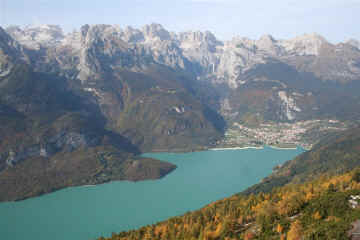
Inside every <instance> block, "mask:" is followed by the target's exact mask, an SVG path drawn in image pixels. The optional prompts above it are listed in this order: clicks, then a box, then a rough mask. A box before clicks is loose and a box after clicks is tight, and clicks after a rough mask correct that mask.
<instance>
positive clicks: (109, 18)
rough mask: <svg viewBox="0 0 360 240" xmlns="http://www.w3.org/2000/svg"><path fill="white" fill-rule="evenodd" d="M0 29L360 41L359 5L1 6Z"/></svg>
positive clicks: (323, 0)
mask: <svg viewBox="0 0 360 240" xmlns="http://www.w3.org/2000/svg"><path fill="white" fill-rule="evenodd" d="M0 3H1V5H0V21H1V22H0V25H1V26H8V25H22V26H23V25H29V24H57V25H60V26H62V27H63V28H64V30H65V31H71V30H73V29H78V28H79V27H80V26H81V25H83V24H86V23H89V24H96V23H106V24H118V25H120V26H121V27H125V26H128V25H130V26H133V27H140V26H143V25H145V24H149V23H152V22H156V23H160V24H162V25H163V26H164V27H165V28H166V29H168V30H169V31H176V32H178V31H185V30H210V31H211V32H213V33H214V34H215V35H216V36H217V37H218V38H219V39H222V40H226V39H231V38H232V37H233V36H235V35H240V36H247V37H250V38H258V37H260V36H261V35H263V34H271V35H273V36H274V37H275V38H291V37H294V36H296V35H301V34H304V33H312V32H317V33H319V34H321V35H323V36H324V37H325V38H327V39H328V40H330V41H332V42H339V41H344V40H347V39H349V38H356V39H358V40H360V27H359V24H358V23H360V14H359V13H360V0H245V1H244V0H243V1H241V0H128V1H124V0H101V1H100V0H0Z"/></svg>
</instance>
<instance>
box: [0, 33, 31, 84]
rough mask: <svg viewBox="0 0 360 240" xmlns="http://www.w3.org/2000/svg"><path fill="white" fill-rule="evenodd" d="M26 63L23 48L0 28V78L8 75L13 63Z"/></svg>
mask: <svg viewBox="0 0 360 240" xmlns="http://www.w3.org/2000/svg"><path fill="white" fill-rule="evenodd" d="M22 60H24V61H26V58H25V56H24V54H23V48H22V47H21V45H20V44H18V42H17V41H15V40H14V39H13V38H12V37H11V36H10V35H9V34H8V33H7V32H6V31H5V30H4V29H3V28H1V27H0V77H4V76H6V75H7V74H9V73H10V71H11V69H12V68H13V67H14V64H15V62H18V61H22Z"/></svg>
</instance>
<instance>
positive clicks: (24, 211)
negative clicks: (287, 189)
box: [0, 147, 303, 240]
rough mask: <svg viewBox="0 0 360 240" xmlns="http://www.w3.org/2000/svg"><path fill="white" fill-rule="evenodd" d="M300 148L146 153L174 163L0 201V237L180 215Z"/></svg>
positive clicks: (95, 233) (90, 234) (35, 236)
mask: <svg viewBox="0 0 360 240" xmlns="http://www.w3.org/2000/svg"><path fill="white" fill-rule="evenodd" d="M301 152H303V149H300V148H298V149H287V150H279V149H273V148H270V147H264V149H242V150H221V151H203V152H191V153H148V154H144V156H147V157H152V158H157V159H161V160H164V161H168V162H171V163H174V164H176V165H177V166H178V168H177V169H176V170H175V171H173V172H172V173H170V174H169V175H167V176H166V177H164V178H162V179H160V180H150V181H142V182H136V183H134V182H127V181H118V182H111V183H106V184H102V185H98V186H83V187H73V188H66V189H63V190H60V191H57V192H54V193H51V194H47V195H43V196H40V197H36V198H31V199H27V200H24V201H20V202H6V203H0V238H1V239H2V240H24V239H26V240H49V239H51V240H83V239H84V240H85V239H87V240H90V239H96V238H98V237H99V236H101V235H103V236H110V235H111V233H112V232H120V231H122V230H128V229H133V228H137V227H140V226H143V225H147V224H152V223H156V222H158V221H161V220H165V219H166V218H169V217H172V216H176V215H181V214H183V213H185V212H187V211H191V210H195V209H198V208H201V207H203V206H204V205H206V204H208V203H210V202H212V201H215V200H219V199H222V198H224V197H229V196H231V195H232V194H235V193H237V192H240V191H242V190H244V189H246V188H247V187H249V186H251V185H253V184H255V183H258V182H259V181H260V180H261V179H262V178H264V177H265V176H267V175H268V174H270V173H271V171H272V168H273V167H274V166H276V165H278V164H282V163H284V162H285V161H286V160H290V159H292V158H294V157H295V156H297V155H298V154H300V153H301Z"/></svg>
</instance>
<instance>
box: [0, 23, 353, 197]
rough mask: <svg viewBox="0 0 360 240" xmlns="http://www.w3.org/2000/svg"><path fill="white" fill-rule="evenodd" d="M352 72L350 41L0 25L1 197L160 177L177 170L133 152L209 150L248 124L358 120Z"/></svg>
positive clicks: (152, 28) (102, 27) (158, 28)
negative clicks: (237, 125)
mask: <svg viewBox="0 0 360 240" xmlns="http://www.w3.org/2000/svg"><path fill="white" fill-rule="evenodd" d="M359 76H360V50H359V48H358V45H357V44H356V41H350V42H348V43H341V44H337V45H333V44H331V43H328V42H327V41H326V40H325V39H324V38H322V37H321V36H318V35H316V34H309V35H304V36H300V37H297V38H294V39H290V40H276V39H274V38H273V37H272V36H269V35H266V36H263V37H261V38H260V39H259V40H251V39H247V38H239V37H237V38H234V39H233V40H231V41H227V42H221V41H219V40H217V39H216V37H215V36H214V35H213V34H212V33H210V32H184V33H178V34H175V33H170V32H168V31H167V30H166V29H164V28H163V27H162V26H161V25H159V24H151V25H147V26H145V27H143V28H142V29H134V28H131V27H127V28H125V29H121V28H120V27H118V26H112V25H92V26H90V25H84V26H83V27H81V29H80V30H79V31H75V32H72V33H69V34H64V33H63V32H62V30H61V28H59V27H57V26H53V25H43V26H39V27H26V28H20V27H9V28H7V29H6V31H5V30H3V29H1V28H0V113H1V115H0V121H1V123H2V124H1V126H0V133H1V138H0V169H1V170H0V181H2V182H0V183H1V184H5V185H6V186H7V188H4V189H7V190H6V191H9V194H8V195H9V196H10V195H11V197H8V196H7V194H6V192H4V193H3V194H0V195H4V197H3V198H2V200H7V199H18V198H22V197H28V196H32V195H36V194H39V193H42V192H48V191H51V190H53V189H57V188H61V187H64V186H69V185H79V184H88V183H98V182H104V181H109V180H112V179H132V180H139V179H145V178H155V177H160V176H163V175H164V174H166V173H167V172H169V171H170V170H171V169H173V168H174V166H171V165H169V164H165V163H159V162H156V161H153V160H144V159H138V158H137V157H136V155H137V154H139V153H141V152H144V151H190V150H196V149H203V148H206V147H209V146H213V145H214V144H216V142H217V141H218V140H219V139H221V138H222V137H223V133H224V130H225V129H226V124H232V122H238V121H245V119H254V118H256V119H261V120H262V121H268V120H271V121H275V122H279V121H282V122H291V121H298V120H308V119H317V118H337V119H340V120H350V121H356V120H359V117H360V116H359V112H360V111H359V107H360V99H359V92H360V91H358V90H359V87H360V84H359V82H360V81H359V80H360V77H359ZM219 113H221V115H220V114H219ZM224 119H226V121H227V122H225V120H224ZM36 164H37V165H36ZM32 165H34V166H35V165H36V166H37V167H36V168H32V167H31V166H32ZM73 166H77V168H76V167H73ZM139 166H141V167H139ZM146 169H152V170H151V171H146ZM30 173H31V174H30ZM50 178H51V179H53V180H52V181H51V182H50V183H46V182H47V181H48V180H49V179H50ZM1 179H2V180H1ZM10 179H12V180H10ZM19 179H22V180H21V181H22V182H21V181H20V180H19ZM25 182H27V184H30V185H34V187H27V186H28V185H27V184H25ZM14 184H16V186H17V187H15V185H14ZM19 186H23V187H19ZM18 188H20V189H22V190H17V189H18ZM9 189H13V191H14V192H12V193H11V194H10V190H9ZM29 189H30V190H29ZM33 189H36V191H35V190H33ZM27 191H28V192H27Z"/></svg>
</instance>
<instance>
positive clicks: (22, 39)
mask: <svg viewBox="0 0 360 240" xmlns="http://www.w3.org/2000/svg"><path fill="white" fill-rule="evenodd" d="M6 31H7V32H8V33H9V34H10V35H11V36H12V37H13V38H14V39H16V40H17V41H18V42H19V43H21V44H22V45H24V46H25V47H27V48H29V49H35V50H38V49H40V47H50V46H54V45H56V44H57V43H59V42H60V41H61V40H62V39H64V37H65V35H64V33H63V31H62V29H61V27H60V26H57V25H39V26H35V25H30V26H26V27H24V28H21V27H18V26H11V27H8V28H7V29H6Z"/></svg>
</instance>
